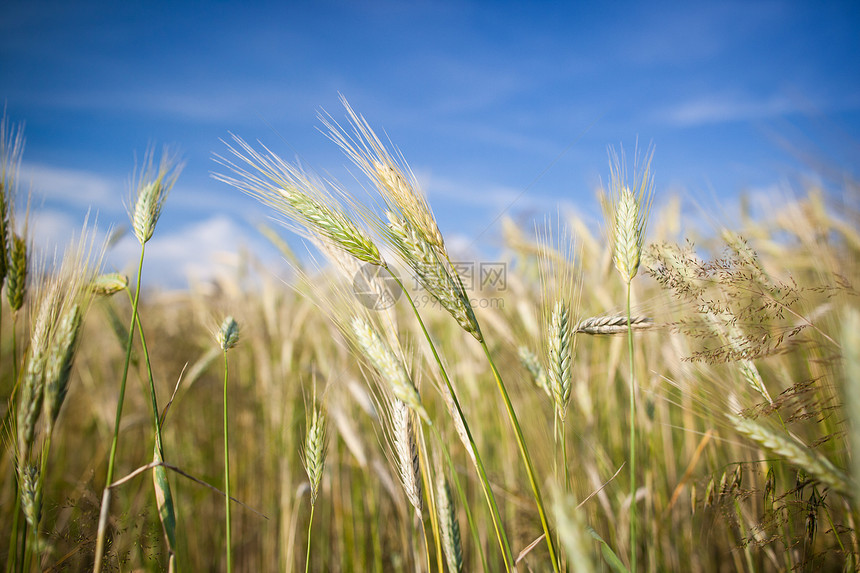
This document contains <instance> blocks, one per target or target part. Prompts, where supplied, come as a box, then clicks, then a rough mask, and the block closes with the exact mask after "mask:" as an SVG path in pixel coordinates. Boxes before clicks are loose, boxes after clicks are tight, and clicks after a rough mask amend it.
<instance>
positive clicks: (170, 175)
mask: <svg viewBox="0 0 860 573" xmlns="http://www.w3.org/2000/svg"><path fill="white" fill-rule="evenodd" d="M183 166H184V165H183V164H182V163H180V162H179V160H178V158H177V157H176V155H175V154H173V153H172V152H170V151H169V150H168V149H165V150H164V151H163V152H162V155H161V160H160V161H159V164H158V166H155V163H154V158H153V151H151V150H150V151H148V152H147V154H146V157H145V159H144V166H143V168H142V169H141V171H140V174H139V176H138V177H137V181H136V184H135V191H134V193H135V201H134V211H133V212H132V213H131V214H130V215H131V223H132V228H133V229H134V236H135V237H137V240H138V242H139V243H140V244H141V245H143V244H145V243H146V242H147V241H149V240H150V239H151V238H152V234H153V233H154V232H155V225H156V224H157V223H158V219H159V218H160V217H161V211H162V209H163V208H164V202H165V201H166V200H167V196H168V194H169V193H170V190H171V189H172V188H173V185H174V184H175V183H176V179H177V178H178V177H179V174H180V172H181V171H182V168H183Z"/></svg>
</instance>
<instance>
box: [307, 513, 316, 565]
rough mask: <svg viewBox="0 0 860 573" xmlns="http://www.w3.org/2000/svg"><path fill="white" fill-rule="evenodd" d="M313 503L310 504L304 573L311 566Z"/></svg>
mask: <svg viewBox="0 0 860 573" xmlns="http://www.w3.org/2000/svg"><path fill="white" fill-rule="evenodd" d="M314 506H315V504H314V503H311V517H310V519H309V520H308V550H307V553H306V554H305V573H308V568H309V567H310V565H311V526H312V525H313V524H314Z"/></svg>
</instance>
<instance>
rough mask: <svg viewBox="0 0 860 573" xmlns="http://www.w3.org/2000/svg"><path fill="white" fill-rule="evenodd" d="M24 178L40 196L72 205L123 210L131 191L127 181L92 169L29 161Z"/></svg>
mask: <svg viewBox="0 0 860 573" xmlns="http://www.w3.org/2000/svg"><path fill="white" fill-rule="evenodd" d="M21 181H22V182H23V183H24V184H25V185H29V186H31V187H32V189H33V192H34V194H35V195H36V196H37V197H42V198H44V199H45V200H47V201H57V202H62V203H64V204H66V205H69V206H74V207H82V208H90V207H92V208H94V209H97V210H100V211H105V212H114V211H120V210H121V209H122V205H123V202H122V201H123V199H125V195H126V194H127V193H128V191H127V184H124V182H122V181H115V180H113V179H110V178H108V177H105V176H104V175H101V174H98V173H92V172H89V171H80V170H75V169H64V168H60V167H54V166H52V165H44V164H34V163H25V164H24V165H22V167H21Z"/></svg>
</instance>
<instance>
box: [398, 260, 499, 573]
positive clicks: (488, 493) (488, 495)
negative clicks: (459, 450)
mask: <svg viewBox="0 0 860 573" xmlns="http://www.w3.org/2000/svg"><path fill="white" fill-rule="evenodd" d="M386 270H388V272H389V274H390V275H391V277H392V278H393V279H394V280H395V281H396V282H397V284H398V286H399V287H400V290H401V291H402V292H403V293H404V294H405V295H406V300H408V301H409V305H410V306H411V307H412V312H413V313H414V314H415V318H416V319H417V320H418V325H419V326H420V327H421V331H422V332H423V333H424V338H425V339H426V340H427V343H428V344H429V345H430V350H431V351H432V352H433V358H434V359H435V360H436V364H437V365H438V366H439V372H440V373H441V374H442V379H443V380H444V381H445V385H446V386H447V387H448V392H449V393H450V394H451V400H452V401H453V402H454V407H455V408H456V409H457V414H458V415H459V416H460V419H461V420H462V421H463V428H464V429H465V430H466V436H467V437H468V438H469V445H470V446H471V448H472V452H473V453H474V454H475V465H476V466H477V469H478V477H479V478H480V480H481V489H483V491H484V498H485V499H486V500H487V505H489V507H490V513H491V515H492V518H493V527H494V528H495V530H496V539H497V540H498V542H499V546H500V547H501V549H502V556H503V558H504V560H505V570H506V571H508V572H510V571H512V570H513V569H514V568H515V563H514V557H513V553H512V552H511V548H510V545H509V544H508V537H507V535H506V533H505V527H504V525H503V524H502V518H501V515H500V514H499V507H498V505H497V504H496V497H495V495H494V494H493V490H492V488H491V487H490V480H489V478H488V477H487V472H486V471H485V470H484V462H483V461H482V459H481V454H480V453H479V452H478V447H477V446H476V445H475V440H474V438H473V437H472V430H471V429H470V428H469V424H468V422H467V421H466V416H465V415H463V410H462V409H461V408H460V400H459V399H458V398H457V393H456V392H455V391H454V386H453V385H452V384H451V379H450V378H449V377H448V372H447V371H446V370H445V367H444V366H443V365H442V359H441V358H439V353H438V352H437V351H436V345H435V344H433V339H432V338H431V337H430V333H429V332H428V331H427V327H426V325H425V324H424V320H423V319H422V318H421V314H420V313H419V312H418V308H417V307H416V306H415V301H414V300H412V297H411V296H410V294H409V291H408V290H406V287H404V286H403V283H402V282H401V281H400V278H399V277H398V276H397V275H395V274H394V273H393V272H391V270H390V269H388V268H387V267H386Z"/></svg>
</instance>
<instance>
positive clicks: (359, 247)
mask: <svg viewBox="0 0 860 573" xmlns="http://www.w3.org/2000/svg"><path fill="white" fill-rule="evenodd" d="M233 140H234V142H235V147H234V146H232V145H230V144H226V145H227V148H228V150H229V151H230V153H231V154H232V155H233V156H234V158H235V159H236V161H237V162H238V163H237V162H234V161H231V160H229V159H226V158H224V157H221V156H216V161H217V162H218V163H220V164H221V165H223V166H224V167H227V168H228V169H230V170H231V171H232V172H233V173H234V175H235V176H229V175H223V174H218V173H216V174H213V177H214V178H215V179H217V180H219V181H222V182H224V183H227V184H228V185H232V186H233V187H236V188H237V189H239V190H240V191H243V192H245V193H247V194H248V195H250V196H252V197H254V198H256V199H257V200H259V201H260V202H261V203H263V204H265V205H268V206H270V207H272V208H273V209H275V211H277V212H278V213H279V214H280V215H282V216H283V217H285V218H286V219H287V220H288V222H289V223H291V224H292V225H294V229H295V230H296V231H298V232H299V233H301V234H303V235H304V236H309V237H315V238H318V239H320V240H323V241H324V242H326V243H328V244H330V245H332V246H334V247H337V248H339V249H342V250H344V251H345V252H347V253H349V254H350V255H351V256H353V257H355V258H357V259H359V260H360V261H364V262H367V263H371V264H374V265H381V266H383V265H384V264H385V263H384V261H383V259H382V256H381V255H380V253H379V249H378V248H377V247H376V244H375V243H374V242H373V239H372V238H371V237H370V235H369V234H368V233H366V232H365V231H364V230H363V229H361V228H360V227H359V226H358V225H356V224H355V223H354V222H353V220H352V218H351V217H350V215H349V214H348V213H347V212H346V211H344V210H343V208H342V207H341V206H340V204H339V203H338V201H337V200H336V199H335V198H334V196H333V195H332V194H331V193H330V192H329V191H328V190H327V189H326V187H325V185H324V184H323V183H322V182H320V181H317V180H315V179H312V178H311V177H310V176H309V175H308V174H306V173H305V172H304V171H302V169H300V168H299V167H297V166H294V165H290V164H289V163H287V162H286V161H284V160H283V159H281V158H280V157H278V156H277V155H276V154H274V153H273V152H272V151H270V150H269V149H268V148H267V147H265V146H262V149H263V151H262V152H260V151H257V150H255V149H254V148H253V147H251V146H250V145H248V144H247V143H246V142H245V141H244V140H242V139H241V138H240V137H237V136H233ZM249 169H250V170H249Z"/></svg>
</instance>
